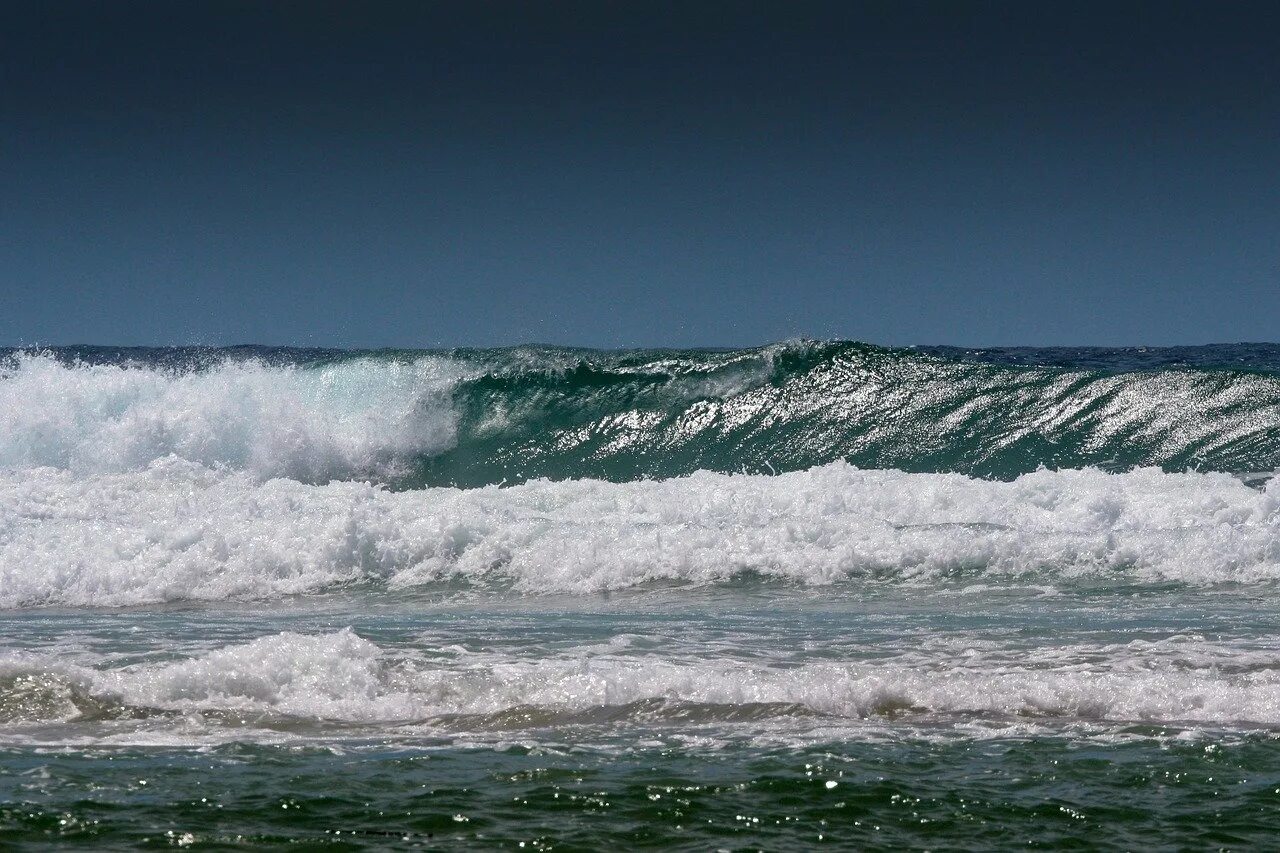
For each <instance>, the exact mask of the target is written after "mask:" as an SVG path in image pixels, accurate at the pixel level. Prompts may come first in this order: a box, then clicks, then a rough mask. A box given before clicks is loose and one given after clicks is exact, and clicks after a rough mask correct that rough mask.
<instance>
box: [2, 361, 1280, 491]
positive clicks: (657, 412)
mask: <svg viewBox="0 0 1280 853" xmlns="http://www.w3.org/2000/svg"><path fill="white" fill-rule="evenodd" d="M1228 349H1231V348H1228ZM1246 349H1248V348H1246ZM1255 349H1256V348H1255ZM1011 352H1012V354H1009V355H1002V356H1001V358H1002V359H1003V360H986V361H981V360H979V361H975V360H972V359H966V358H964V357H960V356H958V355H956V354H955V353H948V352H946V351H941V350H940V351H938V352H937V353H933V352H930V353H925V352H919V351H907V350H887V349H882V348H878V347H873V346H868V345H865V344H857V343H808V342H798V343H789V344H777V345H773V346H768V347H762V348H757V349H749V350H737V351H725V352H718V351H706V350H691V351H656V350H654V351H636V352H599V351H590V350H572V349H555V348H536V347H522V348H514V349H504V350H457V351H450V352H436V353H422V352H400V353H395V352H382V353H342V352H315V351H294V350H267V349H248V350H142V351H115V350H108V351H102V350H96V349H73V350H59V351H51V352H45V353H42V354H40V353H24V352H16V353H10V355H8V356H7V357H6V358H5V359H4V360H3V361H0V466H2V467H7V468H25V467H32V466H52V467H57V468H63V469H67V470H71V471H76V472H81V473H107V472H128V471H141V470H144V469H146V468H147V467H148V466H149V465H151V464H152V463H154V462H156V461H157V460H160V459H164V458H166V457H168V456H176V457H178V458H180V459H183V460H187V461H191V462H198V463H201V464H203V465H206V466H216V467H222V468H227V469H230V470H236V471H246V472H249V473H251V474H253V475H255V476H257V477H259V478H270V477H289V478H292V479H296V480H300V481H303V482H310V483H324V482H328V481H329V480H331V479H360V480H372V481H376V482H381V483H384V484H387V485H390V486H392V487H395V488H417V487H422V486H431V485H458V486H464V487H469V486H479V485H485V484H494V483H504V482H505V483H515V482H523V481H526V480H530V479H538V478H550V479H557V480H561V479H578V478H595V479H602V480H611V481H615V482H616V481H626V480H634V479H638V478H644V477H649V478H669V477H679V476H684V475H687V474H691V473H693V472H695V471H699V470H707V471H717V472H722V473H728V472H741V471H750V472H773V471H796V470H804V469H807V468H812V467H814V466H818V465H824V464H827V463H830V462H833V461H837V460H845V461H848V462H850V463H852V464H855V465H858V466H859V467H863V468H896V469H901V470H905V471H913V472H940V471H948V472H958V473H964V474H970V475H975V476H983V477H998V478H1002V479H1011V478H1013V477H1016V476H1018V475H1019V474H1023V473H1027V472H1030V471H1034V470H1036V469H1037V468H1039V467H1048V468H1080V467H1087V466H1095V467H1100V468H1103V469H1105V470H1108V471H1123V470H1128V469H1129V468H1133V467H1138V466H1159V467H1161V468H1163V469H1164V470H1166V471H1182V470H1188V469H1191V470H1214V471H1232V472H1269V471H1272V470H1274V469H1275V468H1277V467H1280V376H1277V375H1276V374H1275V371H1274V370H1272V369H1271V368H1270V367H1266V366H1265V365H1270V362H1269V361H1266V360H1265V359H1264V361H1263V364H1264V367H1262V368H1259V367H1256V366H1252V365H1253V362H1249V363H1248V364H1245V365H1240V364H1236V363H1234V362H1232V361H1231V359H1228V358H1226V357H1225V356H1223V358H1222V359H1219V360H1220V361H1224V362H1228V363H1226V364H1225V365H1220V364H1218V363H1217V362H1216V361H1213V360H1210V361H1208V362H1207V363H1206V364H1205V365H1203V366H1201V367H1197V366H1196V364H1195V363H1188V362H1186V361H1179V360H1174V361H1173V362H1172V363H1165V362H1159V363H1157V364H1155V367H1158V369H1153V367H1152V365H1150V364H1148V361H1150V359H1147V360H1145V361H1144V360H1143V358H1142V357H1139V356H1136V355H1135V356H1132V357H1130V358H1128V360H1125V359H1117V358H1116V357H1114V356H1112V357H1111V363H1112V364H1113V365H1119V367H1120V368H1123V369H1104V368H1102V367H1100V366H1099V365H1100V364H1105V363H1107V359H1104V358H1102V357H1101V356H1097V355H1096V354H1093V355H1089V354H1088V353H1086V355H1078V356H1076V357H1074V358H1071V359H1062V358H1058V359H1054V358H1049V357H1047V356H1046V357H1044V358H1042V359H1041V361H1042V362H1044V363H1040V364H1036V363H1028V362H1029V361H1030V360H1031V356H1029V355H1028V354H1027V353H1025V352H1022V351H1011ZM1037 352H1039V351H1037ZM1045 352H1048V351H1045ZM1090 352H1091V351H1090ZM1144 352H1145V351H1144ZM1249 352H1250V353H1252V350H1250V351H1249ZM1042 355H1043V353H1042ZM1249 357H1250V358H1252V359H1254V360H1255V361H1256V358H1257V357H1258V356H1257V354H1256V353H1252V354H1251V355H1249ZM1241 358H1243V356H1241ZM1202 360H1203V358H1202ZM1166 361H1167V359H1166ZM1205 367H1209V368H1212V369H1204V368H1205Z"/></svg>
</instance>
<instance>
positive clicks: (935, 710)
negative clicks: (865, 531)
mask: <svg viewBox="0 0 1280 853" xmlns="http://www.w3.org/2000/svg"><path fill="white" fill-rule="evenodd" d="M1046 655H1047V657H1046ZM1041 657H1045V658H1046V659H1044V660H1041V659H1039V658H1041ZM1050 664H1052V665H1050ZM164 712H170V713H175V714H190V713H209V712H215V713H222V712H235V713H236V714H239V715H240V717H239V719H241V720H242V721H245V720H251V719H253V718H255V717H257V718H258V719H257V722H256V724H257V725H262V724H263V723H266V724H268V727H269V726H270V724H271V723H272V718H274V719H275V720H277V721H278V720H279V719H280V718H295V719H301V720H307V719H310V720H330V721H348V722H365V723H387V722H396V723H402V724H413V723H430V724H434V725H437V726H441V725H443V726H453V727H467V728H473V729H504V728H507V729H509V728H521V727H526V728H527V727H538V726H547V725H556V724H565V723H568V724H582V723H593V722H594V723H610V722H616V721H619V720H625V719H632V720H639V721H647V722H658V723H660V722H662V721H663V720H667V721H670V722H679V723H682V724H690V723H692V724H697V723H698V722H699V721H701V722H720V723H723V722H734V721H737V722H749V721H759V720H763V719H768V718H770V717H779V716H782V717H794V716H796V715H802V716H803V715H806V714H809V715H812V714H819V715H829V716H834V717H844V718H865V717H869V716H876V715H885V714H916V715H919V714H935V715H936V714H948V715H956V714H968V715H972V714H987V715H991V714H994V715H1004V716H1012V715H1017V716H1032V717H1050V718H1054V717H1056V718H1064V717H1065V718H1076V719H1080V718H1083V719H1091V720H1112V721H1115V720H1120V721H1148V722H1170V723H1178V722H1182V723H1186V722H1210V723H1226V722H1231V723H1254V724H1270V725H1274V724H1277V723H1280V672H1277V670H1276V669H1275V667H1274V665H1273V662H1272V660H1271V656H1270V654H1269V653H1267V652H1265V651H1256V650H1249V649H1240V648H1232V647H1230V646H1219V645H1215V644H1213V643H1210V642H1207V641H1205V640H1203V639H1198V638H1179V637H1173V638H1169V639H1167V640H1162V641H1157V642H1144V641H1134V642H1131V643H1125V644H1118V645H1111V646H1093V645H1083V646H1072V645H1068V646H1064V647H1061V648H1057V649H1053V650H1052V651H1051V652H1045V651H1041V652H1039V653H1037V654H1033V655H1030V656H1029V657H1026V658H1025V659H1024V658H1022V657H1019V658H1018V659H1016V660H1013V659H1010V658H1009V657H1008V656H998V657H995V658H992V659H986V658H984V657H982V656H981V655H979V656H977V657H975V656H974V654H973V653H972V652H971V653H969V654H966V655H964V656H961V657H955V658H936V659H933V658H931V659H926V660H917V661H912V660H897V659H893V658H890V659H887V660H872V661H862V662H836V661H825V662H818V661H815V662H810V663H806V664H801V665H788V666H770V665H767V664H762V663H760V662H758V661H756V662H752V661H749V660H735V659H732V658H726V657H724V656H719V657H716V658H703V659H695V660H690V659H667V658H663V657H658V656H653V655H632V656H626V655H618V654H615V655H601V654H598V653H594V652H589V651H583V652H582V653H578V654H575V653H572V652H570V653H568V654H565V655H561V656H558V657H554V658H533V659H521V658H507V659H495V658H494V657H493V656H492V655H468V654H462V655H461V656H460V657H456V658H455V659H452V660H444V661H442V660H435V661H431V660H426V659H422V658H420V657H415V656H405V655H403V654H401V655H398V656H397V655H395V654H392V653H389V652H388V651H386V650H383V649H381V648H379V647H378V646H376V645H375V644H373V643H372V642H370V641H368V640H366V639H363V638H361V637H359V636H358V635H356V634H355V633H354V632H353V631H351V630H350V629H346V630H342V631H338V632H336V633H332V634H324V635H299V634H292V633H282V634H275V635H269V636H266V637H262V638H260V639H257V640H254V641H252V642H249V643H246V644H242V645H235V646H229V647H225V648H222V649H218V650H215V651H211V652H207V653H204V654H201V655H198V656H195V657H191V658H188V659H186V660H179V661H174V662H168V663H151V664H140V665H132V666H125V667H118V668H110V669H95V668H86V667H83V666H78V665H74V664H70V663H66V662H62V661H59V660H57V659H54V658H50V657H47V656H41V655H35V654H9V655H8V656H6V657H3V658H0V722H3V723H5V724H7V726H8V727H9V731H10V734H11V735H14V736H18V737H21V736H22V724H32V723H35V724H39V723H47V722H70V721H76V720H89V721H93V720H99V721H101V720H128V719H145V718H147V717H154V716H156V715H157V714H162V713H164ZM245 715H248V716H247V717H246V716H245ZM261 715H268V716H266V717H265V718H264V717H262V716H261ZM243 736H244V732H243V731H240V732H238V733H237V734H236V737H243Z"/></svg>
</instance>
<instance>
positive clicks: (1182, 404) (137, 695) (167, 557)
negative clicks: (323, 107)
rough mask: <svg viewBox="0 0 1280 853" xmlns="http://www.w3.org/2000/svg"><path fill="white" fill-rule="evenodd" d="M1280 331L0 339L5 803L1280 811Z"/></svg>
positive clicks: (334, 828)
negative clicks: (301, 340) (1200, 337)
mask: <svg viewBox="0 0 1280 853" xmlns="http://www.w3.org/2000/svg"><path fill="white" fill-rule="evenodd" d="M1277 468H1280V345H1270V344H1257V345H1253V344H1250V345H1222V346H1205V347H1179V348H1144V347H1128V348H1111V349H1100V348H1054V349H1030V348H1013V349H986V350H970V349H958V348H949V347H914V348H906V349H890V348H883V347H877V346H872V345H869V344H863V343H856V342H841V341H828V342H815V341H790V342H784V343H779V344H775V345H770V346H764V347H757V348H751V349H739V350H718V349H695V350H628V351H598V350H588V349H570V348H560V347H543V346H520V347H511V348H501V349H455V350H437V351H418V350H376V351H348V350H325V349H297V348H278V347H257V346H246V347H230V348H208V347H183V348H157V349H132V348H114V347H88V346H86V347H65V348H52V349H39V348H31V349H8V350H3V351H0V848H4V849H14V850H24V849H27V850H35V849H46V848H48V847H49V846H51V845H65V846H68V847H77V848H80V847H85V848H87V847H96V848H101V849H136V848H169V847H191V848H193V849H196V848H198V849H246V848H263V847H273V848H274V847H280V848H289V849H305V850H313V849H335V850H342V849H348V850H361V849H376V850H383V849H387V850H394V849H485V850H487V849H509V850H551V849H558V850H599V849H610V848H611V849H615V850H630V849H672V850H690V851H695V850H696V851H701V850H796V849H808V848H811V847H820V846H828V847H831V848H833V849H850V850H864V849H881V850H891V849H892V850H898V849H904V848H906V849H920V850H975V851H976V850H996V849H1015V848H1016V849H1043V848H1073V849H1090V850H1134V849H1142V850H1189V849H1211V848H1212V849H1265V848H1274V846H1275V845H1276V838H1277V837H1278V836H1277V833H1280V480H1277V479H1276V478H1274V477H1273V474H1275V472H1276V470H1277Z"/></svg>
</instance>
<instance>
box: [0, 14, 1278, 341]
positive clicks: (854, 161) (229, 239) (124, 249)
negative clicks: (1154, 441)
mask: <svg viewBox="0 0 1280 853" xmlns="http://www.w3.org/2000/svg"><path fill="white" fill-rule="evenodd" d="M1272 6H1273V4H1271V3H1230V2H1204V3H1194V4H1185V3H1177V2H1161V3H1157V2H1145V3H1140V4H1125V3H1115V2H1108V3H1089V2H1072V3H1048V2H1045V3H1038V2H1037V3H1028V2H1007V3H987V2H971V3H966V2H960V0H954V2H945V3H928V2H909V1H908V2H901V0H899V1H898V2H885V3H857V2H852V0H850V2H845V3H839V4H820V3H803V2H799V3H797V2H777V3H752V2H736V3H677V4H664V3H648V2H640V3H613V2H604V0H591V2H582V3H537V2H527V3H519V4H508V3H495V2H481V0H469V2H461V3H415V4H395V3H382V4H378V3H349V4H334V3H325V2H305V3H303V2H270V0H264V2H234V3H233V2H217V3H198V2H184V3H173V2H159V3H130V2H105V0H104V2H72V1H71V0H68V1H67V2H59V0H39V2H26V0H8V2H6V3H5V4H4V6H3V11H0V344H33V343H47V344H58V343H113V344H163V343H210V344H218V343H240V342H258V343H293V344H312V345H346V346H381V345H394V346H439V345H446V346H448V345H467V344H473V345H489V344H510V343H518V342H525V341H542V342H552V343H566V344H581V345H592V346H632V345H698V344H701V345H737V344H751V343H760V342H764V341H769V340H776V339H780V338H787V337H795V336H806V337H824V338H826V337H840V338H857V339H863V340H871V341H875V342H879V343H893V344H906V343H955V344H965V345H981V344H1122V343H1151V344H1171V343H1202V342H1209V341H1239V340H1276V339H1277V332H1276V325H1277V321H1278V320H1280V58H1278V57H1280V26H1278V25H1277V16H1276V14H1275V13H1273V12H1271V7H1272Z"/></svg>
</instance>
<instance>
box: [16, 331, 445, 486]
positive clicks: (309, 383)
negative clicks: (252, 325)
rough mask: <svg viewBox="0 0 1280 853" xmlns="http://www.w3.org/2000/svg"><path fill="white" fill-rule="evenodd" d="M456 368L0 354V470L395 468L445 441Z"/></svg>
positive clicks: (258, 472)
mask: <svg viewBox="0 0 1280 853" xmlns="http://www.w3.org/2000/svg"><path fill="white" fill-rule="evenodd" d="M463 374H464V369H463V367H462V366H461V365H460V364H458V363H456V362H453V361H450V360H448V359H442V358H432V357H421V358H417V359H415V360H413V361H412V362H394V361H378V362H373V361H369V360H354V361H345V362H341V363H336V364H332V365H328V366H314V367H308V368H302V367H293V366H268V365H265V364H261V363H258V362H233V361H225V362H222V363H220V364H216V365H213V366H211V367H209V368H207V369H204V370H186V371H178V370H169V369H164V368H158V367H144V366H115V365H87V364H77V365H67V364H64V363H62V362H59V361H58V360H56V359H54V358H53V357H51V356H47V355H38V354H28V353H22V354H18V355H16V356H14V357H13V358H12V359H10V361H9V363H8V365H7V366H6V365H4V364H3V363H0V467H2V468H12V469H18V468H25V467H31V466H52V467H58V468H64V469H67V470H70V471H75V472H78V473H83V474H95V473H104V472H111V471H137V470H141V469H144V468H146V467H147V466H148V465H150V464H151V463H153V462H155V461H156V460H158V459H163V458H165V457H168V456H171V455H173V456H178V457H181V458H183V459H186V460H189V461H192V462H198V463H202V464H204V465H209V466H215V465H216V466H222V467H227V468H230V469H235V470H243V471H248V472H250V473H252V474H254V475H255V476H258V477H273V476H284V477H292V478H294V479H298V480H303V481H309V482H325V481H327V480H329V479H331V478H346V477H355V476H388V475H394V474H395V473H396V471H397V469H398V468H400V467H403V466H404V465H405V464H406V463H408V462H411V461H412V460H413V459H414V458H415V457H417V456H420V455H422V454H430V453H435V452H438V451H439V450H441V449H443V448H445V447H448V446H450V445H451V444H452V443H453V442H454V440H455V438H456V429H457V422H456V415H455V413H454V412H453V409H452V404H451V399H450V393H451V390H452V388H453V387H454V385H455V384H456V382H457V380H458V379H459V378H460V377H461V376H462V375H463Z"/></svg>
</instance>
